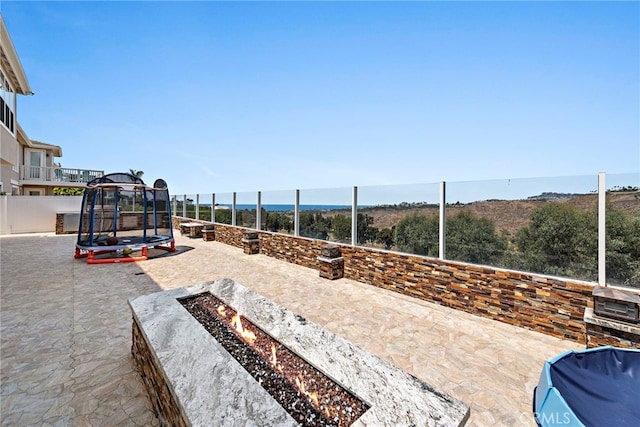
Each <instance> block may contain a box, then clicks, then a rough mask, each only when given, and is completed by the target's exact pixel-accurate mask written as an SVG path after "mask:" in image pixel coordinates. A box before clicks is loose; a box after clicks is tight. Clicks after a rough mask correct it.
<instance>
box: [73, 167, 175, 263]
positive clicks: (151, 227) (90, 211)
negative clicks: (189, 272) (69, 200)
mask: <svg viewBox="0 0 640 427" xmlns="http://www.w3.org/2000/svg"><path fill="white" fill-rule="evenodd" d="M149 248H157V249H163V250H166V251H169V252H174V251H175V250H176V248H175V241H174V239H173V227H172V224H171V204H170V203H169V189H168V188H167V183H166V182H165V181H164V180H162V179H157V180H156V181H155V182H154V184H153V187H148V186H147V185H145V183H144V182H143V181H142V179H141V178H140V177H137V176H135V175H131V174H129V173H111V174H107V175H104V176H101V177H98V178H96V179H93V180H92V181H89V182H88V183H87V186H86V188H85V190H84V195H83V197H82V210H81V214H80V225H79V227H78V240H77V242H76V250H75V258H87V263H89V264H105V263H115V262H134V261H142V260H145V259H147V258H148V249H149Z"/></svg>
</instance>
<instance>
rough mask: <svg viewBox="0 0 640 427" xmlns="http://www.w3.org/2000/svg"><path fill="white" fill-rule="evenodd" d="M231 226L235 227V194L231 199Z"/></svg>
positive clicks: (234, 193)
mask: <svg viewBox="0 0 640 427" xmlns="http://www.w3.org/2000/svg"><path fill="white" fill-rule="evenodd" d="M231 225H233V226H235V225H236V192H235V191H234V192H233V196H232V197H231Z"/></svg>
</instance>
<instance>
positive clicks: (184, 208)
mask: <svg viewBox="0 0 640 427" xmlns="http://www.w3.org/2000/svg"><path fill="white" fill-rule="evenodd" d="M182 216H183V217H185V218H186V217H187V195H186V194H183V195H182Z"/></svg>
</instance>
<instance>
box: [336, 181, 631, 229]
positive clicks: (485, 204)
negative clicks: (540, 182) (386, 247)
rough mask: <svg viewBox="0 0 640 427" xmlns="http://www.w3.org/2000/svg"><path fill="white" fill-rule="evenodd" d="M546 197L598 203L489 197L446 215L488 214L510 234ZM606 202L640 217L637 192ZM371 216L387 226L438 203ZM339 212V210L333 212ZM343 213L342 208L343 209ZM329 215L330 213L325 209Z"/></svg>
mask: <svg viewBox="0 0 640 427" xmlns="http://www.w3.org/2000/svg"><path fill="white" fill-rule="evenodd" d="M549 201H556V202H560V203H569V204H571V205H573V206H576V207H577V208H579V209H580V210H583V211H585V212H586V211H592V210H596V209H597V207H598V195H597V194H585V195H579V196H574V197H566V198H559V199H553V200H489V201H480V202H473V203H467V204H460V205H449V207H448V208H447V216H451V215H455V214H457V213H459V212H461V211H469V212H471V213H473V214H474V215H476V216H479V217H484V218H487V219H489V220H491V221H493V223H494V224H495V225H496V229H497V230H498V231H499V232H500V231H502V230H504V231H506V232H507V233H509V234H510V235H513V234H514V233H515V232H516V231H517V230H519V229H520V228H522V227H524V226H526V225H527V224H528V223H529V218H530V217H531V214H532V213H533V211H535V210H536V209H538V208H540V207H541V206H543V205H544V204H545V203H548V202H549ZM607 202H608V203H610V204H611V205H613V206H614V207H615V208H616V209H619V210H622V211H625V212H627V213H628V214H630V215H632V216H634V217H639V218H640V192H638V191H634V192H615V193H609V194H608V195H607ZM362 212H363V213H365V214H367V215H369V216H371V217H373V218H374V223H373V226H374V227H377V228H380V229H382V228H390V227H392V226H393V225H395V224H397V223H398V221H400V220H401V219H402V218H404V217H405V216H407V215H411V214H414V213H415V214H420V215H426V216H430V215H438V208H437V207H415V208H414V207H408V208H406V209H398V208H373V209H366V210H363V211H362ZM334 213H338V212H334ZM342 213H343V214H344V212H342ZM328 214H329V215H331V214H332V213H328Z"/></svg>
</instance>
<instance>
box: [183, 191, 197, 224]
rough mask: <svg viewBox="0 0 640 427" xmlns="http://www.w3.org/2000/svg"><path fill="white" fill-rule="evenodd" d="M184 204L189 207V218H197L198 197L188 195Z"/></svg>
mask: <svg viewBox="0 0 640 427" xmlns="http://www.w3.org/2000/svg"><path fill="white" fill-rule="evenodd" d="M186 196H187V197H186V199H185V200H184V203H185V205H186V207H187V218H191V219H195V217H196V195H195V194H187V195H186Z"/></svg>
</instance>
